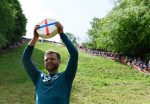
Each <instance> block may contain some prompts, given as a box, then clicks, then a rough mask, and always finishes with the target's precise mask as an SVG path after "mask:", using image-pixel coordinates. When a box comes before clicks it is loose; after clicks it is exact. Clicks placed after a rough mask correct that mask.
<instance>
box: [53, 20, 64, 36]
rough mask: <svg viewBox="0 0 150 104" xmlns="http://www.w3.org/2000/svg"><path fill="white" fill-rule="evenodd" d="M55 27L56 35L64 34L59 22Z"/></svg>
mask: <svg viewBox="0 0 150 104" xmlns="http://www.w3.org/2000/svg"><path fill="white" fill-rule="evenodd" d="M55 25H56V27H57V28H58V34H61V33H64V30H63V26H62V25H61V24H60V23H59V22H57V23H56V24H55Z"/></svg>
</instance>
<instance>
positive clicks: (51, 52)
mask: <svg viewBox="0 0 150 104" xmlns="http://www.w3.org/2000/svg"><path fill="white" fill-rule="evenodd" d="M46 54H56V56H57V59H58V60H59V61H61V56H60V54H59V53H58V52H56V51H52V50H47V51H46V52H45V55H46Z"/></svg>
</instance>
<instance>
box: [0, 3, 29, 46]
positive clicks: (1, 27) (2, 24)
mask: <svg viewBox="0 0 150 104" xmlns="http://www.w3.org/2000/svg"><path fill="white" fill-rule="evenodd" d="M25 27H26V17H25V15H24V14H23V13H22V9H21V6H20V3H19V2H18V0H1V2H0V47H5V46H6V45H7V44H10V43H11V42H14V41H16V40H18V39H19V38H20V37H21V36H23V35H24V34H25V32H26V29H25Z"/></svg>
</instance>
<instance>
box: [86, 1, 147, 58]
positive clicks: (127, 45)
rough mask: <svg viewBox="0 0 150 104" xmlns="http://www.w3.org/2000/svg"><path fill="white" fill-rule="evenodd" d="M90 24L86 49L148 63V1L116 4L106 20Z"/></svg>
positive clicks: (97, 20)
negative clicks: (137, 58) (138, 59)
mask: <svg viewBox="0 0 150 104" xmlns="http://www.w3.org/2000/svg"><path fill="white" fill-rule="evenodd" d="M90 24H91V28H90V29H89V30H88V36H89V38H90V41H88V42H87V43H86V46H87V47H89V48H97V49H105V50H108V51H112V52H118V53H120V54H125V55H129V56H140V57H142V58H145V57H146V58H149V59H150V0H117V1H116V3H115V6H114V8H113V9H112V10H111V11H110V12H109V13H108V14H107V16H106V17H104V18H98V17H94V18H93V20H92V21H91V22H90Z"/></svg>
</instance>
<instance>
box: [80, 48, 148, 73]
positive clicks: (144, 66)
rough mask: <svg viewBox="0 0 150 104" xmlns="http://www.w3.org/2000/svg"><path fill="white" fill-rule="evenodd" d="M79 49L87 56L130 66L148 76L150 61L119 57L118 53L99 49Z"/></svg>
mask: <svg viewBox="0 0 150 104" xmlns="http://www.w3.org/2000/svg"><path fill="white" fill-rule="evenodd" d="M80 49H81V50H82V51H84V52H87V53H89V54H92V55H95V56H102V57H106V58H110V59H112V60H115V61H118V62H120V63H122V64H125V65H129V66H132V67H133V68H135V69H136V70H138V71H140V72H144V73H147V74H150V60H145V59H142V58H140V57H129V56H126V55H121V54H118V53H113V52H108V51H106V50H100V49H89V48H85V47H80Z"/></svg>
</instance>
